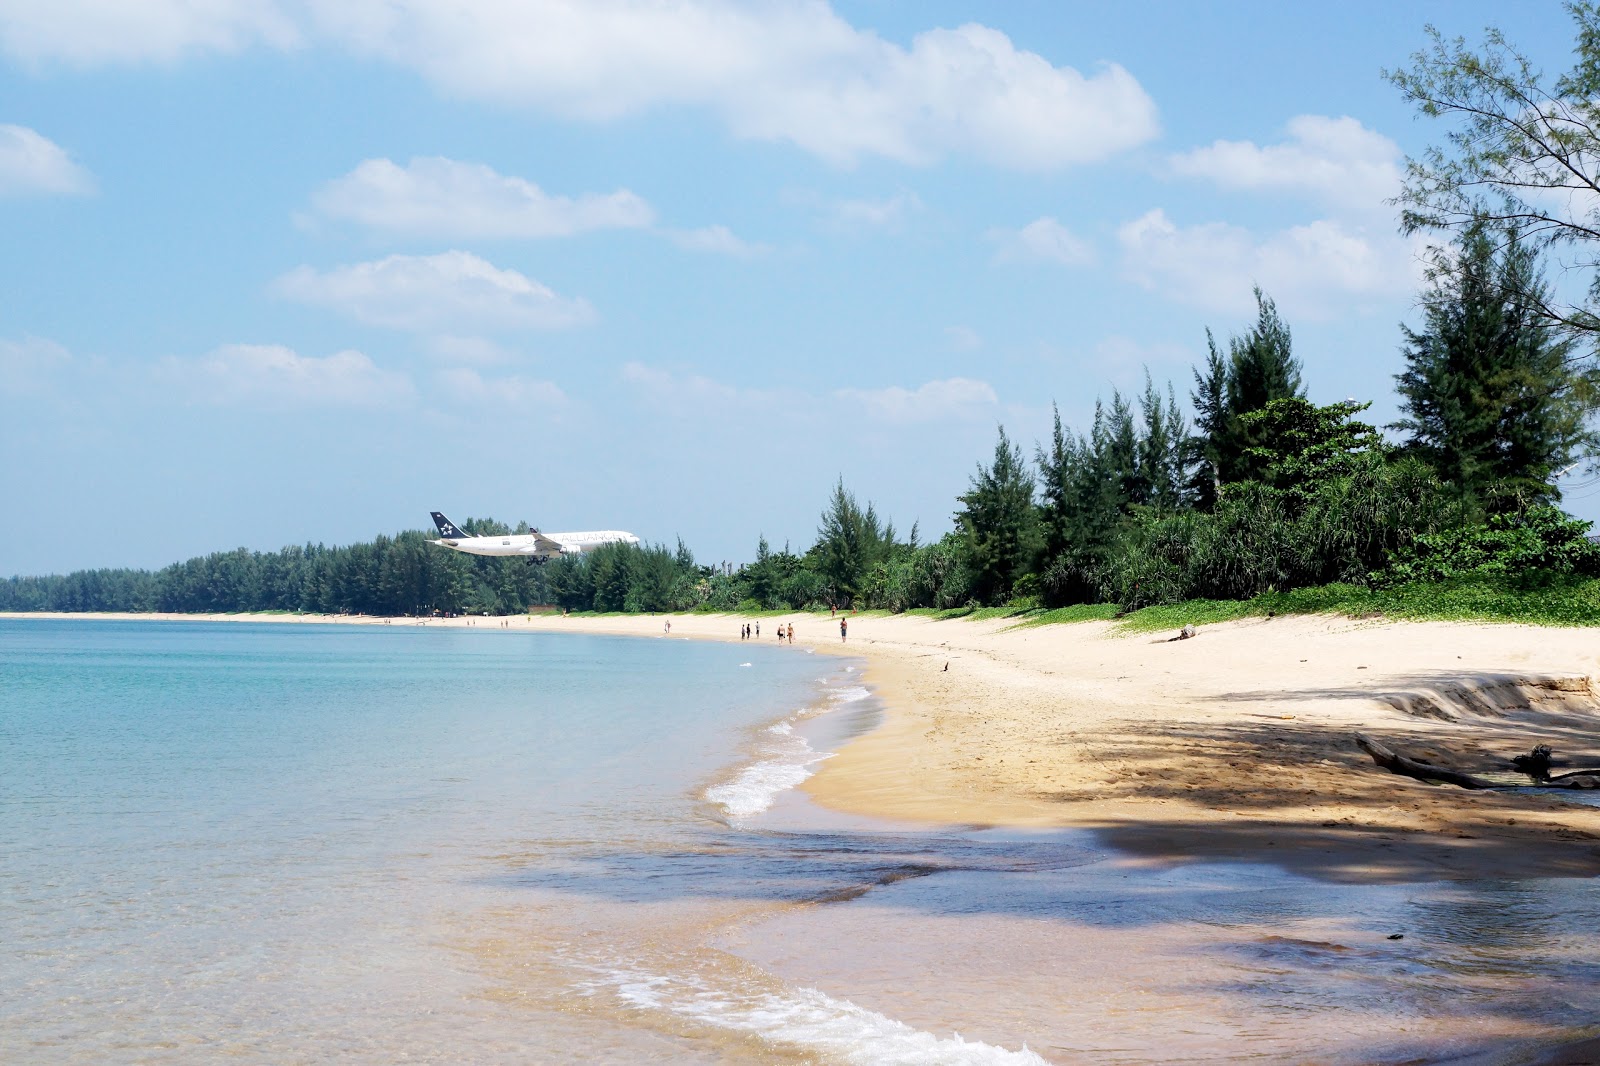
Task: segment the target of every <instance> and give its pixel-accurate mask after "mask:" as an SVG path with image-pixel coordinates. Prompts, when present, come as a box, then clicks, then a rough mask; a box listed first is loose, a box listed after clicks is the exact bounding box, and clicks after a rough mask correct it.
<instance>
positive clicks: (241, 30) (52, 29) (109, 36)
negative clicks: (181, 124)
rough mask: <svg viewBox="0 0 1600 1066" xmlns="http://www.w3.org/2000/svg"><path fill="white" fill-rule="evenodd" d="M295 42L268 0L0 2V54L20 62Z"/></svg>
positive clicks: (167, 57)
mask: <svg viewBox="0 0 1600 1066" xmlns="http://www.w3.org/2000/svg"><path fill="white" fill-rule="evenodd" d="M299 38H300V34H299V31H298V30H297V29H296V27H295V25H294V22H293V20H292V19H291V18H290V17H289V16H288V15H287V14H286V13H285V10H284V6H283V5H281V4H279V3H275V2H273V0H131V2H130V0H48V2H40V0H0V48H3V49H4V50H5V51H6V52H8V53H9V54H11V55H12V56H15V57H16V58H18V59H21V60H23V61H24V62H29V63H40V62H45V61H52V60H53V61H60V62H65V63H69V64H72V65H74V66H97V65H101V64H108V63H138V62H166V61H171V60H174V59H177V58H179V57H180V56H183V55H185V54H187V53H198V52H236V51H238V50H240V49H242V48H245V47H247V46H249V45H252V44H256V43H258V42H259V43H262V44H267V45H272V46H275V47H289V46H291V45H293V44H295V43H296V42H297V41H298V40H299Z"/></svg>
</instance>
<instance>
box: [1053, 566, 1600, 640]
mask: <svg viewBox="0 0 1600 1066" xmlns="http://www.w3.org/2000/svg"><path fill="white" fill-rule="evenodd" d="M1102 609H1103V608H1102ZM1093 610H1096V608H1071V607H1069V608H1064V609H1063V610H1062V611H1051V612H1041V613H1039V614H1037V615H1034V616H1031V617H1028V618H1026V619H1023V620H1022V624H1024V625H1041V624H1048V623H1051V622H1057V621H1063V622H1065V621H1082V620H1084V618H1088V617H1107V616H1106V615H1104V614H1102V615H1093V614H1085V615H1082V616H1079V617H1059V618H1058V617H1054V616H1056V615H1061V614H1063V613H1065V612H1072V611H1093ZM1280 614H1282V615H1288V614H1342V615H1347V616H1349V617H1353V618H1363V617H1374V616H1381V617H1385V618H1403V619H1411V620H1416V621H1446V622H1521V623H1524V624H1529V625H1544V626H1600V580H1595V579H1593V578H1575V577H1565V576H1555V575H1548V576H1543V577H1533V578H1512V577H1505V576H1472V577H1461V578H1456V579H1454V580H1452V581H1442V582H1428V583H1419V584H1412V585H1401V586H1398V587H1396V588H1392V589H1373V588H1366V587H1363V586H1359V585H1321V586H1317V587H1314V588H1303V589H1294V590H1293V591H1290V592H1269V593H1265V594H1263V595H1260V596H1257V597H1255V598H1254V599H1250V600H1188V601H1186V602H1184V603H1171V604H1159V605H1157V606H1154V607H1146V608H1143V609H1142V610H1138V611H1133V612H1131V613H1129V614H1126V615H1124V616H1122V618H1121V619H1120V625H1119V627H1118V628H1119V629H1122V630H1124V631H1127V632H1133V633H1148V632H1154V631H1157V630H1163V629H1180V628H1182V627H1183V626H1185V625H1196V626H1201V625H1215V624H1216V623H1218V622H1231V621H1233V620H1235V619H1239V618H1262V617H1267V616H1271V615H1280Z"/></svg>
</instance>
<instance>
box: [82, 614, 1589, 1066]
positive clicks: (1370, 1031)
mask: <svg viewBox="0 0 1600 1066" xmlns="http://www.w3.org/2000/svg"><path fill="white" fill-rule="evenodd" d="M78 617H82V616H78ZM142 617H148V616H142ZM228 617H238V616H228ZM260 620H270V619H260ZM301 621H307V622H311V621H315V620H309V619H301ZM328 621H334V622H359V621H372V620H370V619H367V620H363V619H351V618H343V619H328ZM666 621H669V619H664V618H662V617H660V616H655V617H650V616H645V617H613V618H562V617H560V616H535V617H534V618H533V619H531V620H529V619H527V618H525V617H516V618H513V619H509V620H506V623H507V624H506V626H505V628H510V629H513V630H529V629H533V630H541V631H584V632H605V633H618V634H629V635H635V636H641V637H658V638H659V637H664V636H665V635H666V634H665V631H664V623H665V622H666ZM743 621H744V620H743V619H738V618H731V617H727V616H706V615H695V616H675V617H673V618H671V619H670V622H671V626H672V631H671V636H672V637H673V638H689V639H718V640H730V639H731V640H737V639H738V630H739V627H740V626H741V625H742V624H743ZM790 621H792V622H793V623H794V625H795V627H796V634H797V645H798V646H797V647H796V649H795V650H796V652H797V653H803V652H804V651H805V650H808V649H809V650H811V651H821V652H834V651H841V650H842V651H845V652H847V653H849V654H852V655H857V656H861V657H863V658H864V659H865V661H866V663H867V681H868V682H869V683H870V684H871V685H872V686H873V687H874V688H875V689H876V690H877V691H878V692H879V693H880V694H881V695H882V697H883V699H884V701H885V703H886V706H887V713H886V717H885V720H884V721H883V723H882V725H880V726H879V727H878V728H877V729H875V730H873V731H871V732H869V733H867V734H866V735H865V736H862V737H859V738H857V739H854V740H852V741H850V742H849V743H848V744H846V745H845V746H844V747H843V749H842V750H841V751H840V753H839V754H838V755H837V756H836V757H834V758H832V759H829V760H827V761H826V762H825V763H824V764H823V765H822V767H821V769H820V771H819V772H818V773H817V774H816V776H815V777H813V778H811V779H810V780H809V781H808V782H807V783H806V784H805V786H804V788H805V790H806V792H807V793H808V794H809V796H810V797H811V798H812V799H813V800H814V801H815V802H816V803H818V804H820V805H821V806H822V807H824V808H826V809H828V810H832V811H836V812H840V816H841V817H848V816H850V815H863V816H870V817H872V818H874V819H892V820H898V821H900V822H902V823H907V824H915V825H923V826H928V825H932V826H941V825H942V826H960V827H1004V828H1007V829H1012V830H1026V831H1034V832H1053V833H1061V832H1065V833H1068V834H1071V837H1072V839H1073V840H1074V841H1076V842H1078V843H1081V844H1082V845H1083V846H1084V847H1086V848H1090V849H1095V850H1098V851H1100V852H1101V853H1102V854H1103V855H1104V856H1105V859H1104V861H1102V862H1100V863H1098V864H1095V865H1093V866H1090V867H1086V868H1085V870H1088V871H1092V872H1085V870H1078V869H1073V870H1071V871H1055V872H1051V873H1032V874H1029V873H1018V874H1014V875H1008V877H1007V878H1003V879H1001V881H1000V882H994V881H990V882H985V883H984V884H983V885H977V884H970V883H969V884H966V885H965V887H964V888H963V886H962V884H961V882H960V878H961V877H970V876H976V875H965V874H962V875H946V876H943V877H939V878H927V879H915V880H912V881H908V882H906V883H904V884H892V885H887V886H884V887H882V888H879V889H875V890H873V891H872V892H871V893H869V894H868V896H867V897H865V898H864V899H863V900H851V901H841V903H840V905H838V906H829V907H826V908H812V909H809V910H802V911H800V912H797V913H795V914H792V915H788V916H786V917H784V918H783V919H781V920H779V921H777V922H774V923H768V924H767V925H765V926H757V927H754V928H750V929H744V930H742V931H740V932H739V933H738V934H737V935H735V936H732V937H731V939H730V942H729V946H730V948H732V949H733V950H734V951H735V952H736V953H737V954H739V955H741V956H742V957H745V958H748V959H750V960H751V961H753V962H756V963H758V964H759V965H762V966H764V967H766V968H768V969H769V970H771V971H772V972H774V973H776V974H778V975H780V976H782V977H784V978H785V979H787V980H791V981H797V982H802V983H813V984H815V985H816V986H817V987H819V988H822V989H824V990H825V991H827V992H829V994H831V995H835V996H844V997H858V998H859V1001H860V1002H862V1003H863V1005H866V1006H870V1007H871V1008H873V1009H880V1010H883V1011H884V1012H885V1013H887V1014H888V1015H890V1016H892V1017H896V1018H901V1019H904V1020H906V1021H908V1022H910V1023H912V1024H917V1025H922V1026H924V1027H927V1028H930V1029H933V1030H935V1031H939V1030H940V1029H941V1027H944V1028H945V1029H948V1028H957V1029H959V1030H960V1031H962V1032H963V1033H964V1034H966V1035H969V1036H972V1037H974V1038H980V1039H992V1040H993V1041H994V1042H996V1043H999V1044H1003V1045H1006V1046H1013V1047H1014V1046H1017V1045H1018V1042H1019V1041H1018V1039H1017V1038H1018V1037H1019V1035H1020V1036H1021V1037H1022V1038H1025V1039H1026V1038H1028V1034H1030V1033H1031V1034H1034V1035H1033V1037H1032V1039H1033V1040H1034V1041H1035V1042H1034V1043H1032V1044H1031V1046H1032V1047H1033V1048H1034V1050H1036V1051H1039V1052H1041V1053H1042V1054H1044V1055H1045V1056H1046V1057H1047V1058H1050V1059H1052V1060H1054V1061H1063V1062H1080V1061H1082V1062H1100V1061H1121V1062H1150V1061H1162V1060H1163V1058H1164V1057H1170V1056H1171V1055H1173V1054H1177V1053H1187V1055H1186V1057H1192V1058H1195V1059H1208V1060H1214V1061H1229V1060H1232V1059H1234V1058H1239V1059H1244V1058H1256V1059H1260V1058H1262V1057H1263V1056H1264V1057H1265V1058H1266V1059H1267V1060H1269V1061H1326V1062H1345V1061H1350V1062H1367V1061H1462V1062H1484V1063H1489V1062H1494V1063H1519V1062H1552V1063H1555V1062H1583V1061H1589V1059H1587V1058H1585V1057H1584V1056H1587V1055H1591V1054H1592V1051H1593V1048H1592V1046H1588V1047H1587V1049H1586V1046H1585V1045H1573V1046H1571V1047H1568V1048H1565V1049H1563V1050H1552V1051H1548V1052H1545V1053H1544V1054H1545V1055H1546V1057H1545V1058H1542V1059H1541V1058H1539V1057H1538V1055H1539V1054H1541V1052H1539V1050H1538V1049H1539V1048H1540V1047H1541V1046H1543V1047H1546V1048H1549V1047H1552V1046H1553V1045H1556V1044H1559V1043H1561V1042H1562V1041H1569V1040H1574V1039H1577V1038H1580V1037H1593V1036H1596V1035H1600V1034H1597V1033H1595V1032H1594V1031H1592V1030H1585V1029H1583V1028H1582V1027H1581V1024H1580V1023H1581V1021H1582V1020H1585V1019H1587V1020H1590V1021H1592V1020H1593V1019H1596V1018H1600V997H1597V987H1600V973H1597V972H1596V970H1595V968H1594V966H1592V965H1591V964H1590V962H1589V960H1592V959H1593V958H1595V957H1596V951H1595V948H1596V946H1597V945H1596V941H1595V937H1594V936H1593V935H1592V934H1590V933H1588V932H1587V930H1592V929H1594V928H1595V927H1596V925H1597V924H1600V922H1597V919H1600V906H1597V897H1596V894H1595V888H1594V883H1593V882H1591V881H1590V880H1589V879H1591V878H1593V876H1594V874H1595V873H1596V872H1600V810H1597V809H1595V808H1593V807H1586V806H1581V805H1576V804H1573V803H1569V802H1563V801H1562V800H1561V799H1558V798H1553V797H1548V796H1542V795H1541V796H1529V795H1510V794H1502V793H1492V794H1485V793H1470V792H1466V791H1463V790H1460V789H1456V788H1451V787H1441V786H1434V785H1428V784H1424V783H1422V782H1419V781H1415V780H1411V779H1409V778H1402V777H1396V776H1393V775H1390V774H1387V773H1385V772H1383V771H1381V770H1379V769H1377V768H1376V767H1374V766H1373V765H1372V763H1371V761H1370V760H1369V759H1368V758H1367V757H1366V756H1365V755H1364V754H1362V753H1361V752H1360V751H1359V750H1358V749H1357V748H1356V747H1355V745H1354V742H1353V736H1354V734H1355V733H1356V732H1358V731H1360V732H1365V733H1368V734H1370V735H1372V736H1374V737H1377V738H1379V739H1381V740H1383V741H1384V742H1386V743H1388V744H1389V745H1390V746H1392V747H1395V748H1398V749H1400V750H1403V751H1405V752H1406V753H1408V754H1411V755H1413V756H1415V757H1419V758H1423V759H1426V760H1429V761H1435V762H1439V763H1446V764H1449V765H1452V766H1455V767H1457V768H1460V769H1464V770H1468V771H1471V772H1489V771H1495V770H1498V769H1501V768H1503V767H1504V759H1505V757H1506V756H1509V755H1511V754H1514V753H1520V752H1525V751H1527V750H1528V749H1529V748H1530V747H1532V746H1533V744H1535V743H1547V744H1550V745H1551V746H1552V747H1553V748H1554V749H1555V750H1556V754H1557V756H1558V758H1562V759H1565V760H1567V761H1568V762H1569V763H1570V764H1572V765H1600V733H1597V731H1596V728H1595V726H1596V724H1597V718H1596V709H1597V707H1600V700H1597V697H1596V693H1595V690H1594V687H1593V682H1592V681H1591V675H1593V674H1595V673H1597V672H1600V671H1597V669H1596V668H1597V666H1600V632H1596V631H1594V630H1562V629H1547V628H1536V627H1523V626H1504V625H1469V624H1446V623H1388V622H1384V621H1381V620H1366V621H1354V620H1349V619H1339V618H1328V617H1310V618H1308V617H1292V618H1276V619H1262V620H1250V621H1243V622H1237V623H1229V624H1225V625H1218V626H1208V627H1203V628H1202V629H1201V631H1200V632H1199V634H1198V635H1197V636H1196V637H1195V638H1194V639H1192V640H1185V641H1181V642H1167V641H1166V640H1165V637H1167V636H1170V635H1171V634H1155V635H1146V634H1140V635H1126V634H1121V633H1119V632H1118V631H1117V630H1116V629H1115V628H1114V627H1113V626H1111V625H1109V624H1106V623H1083V624H1078V625H1071V626H1054V627H1040V628H1029V629H1019V628H1011V627H1008V625H1007V624H1006V623H1004V622H966V621H949V622H934V621H930V620H926V619H921V618H906V617H893V618H879V617H853V618H851V620H850V622H851V625H850V639H849V641H848V643H841V642H840V640H839V635H838V627H837V622H836V621H835V620H830V619H828V618H825V617H820V618H819V617H818V616H815V615H808V614H797V615H793V616H788V617H784V618H763V619H761V625H762V630H763V633H764V637H763V639H764V640H765V641H766V642H767V643H768V644H773V643H776V642H775V640H774V638H773V634H774V633H775V631H776V628H777V626H778V625H780V624H786V623H788V622H790ZM392 624H410V623H408V622H405V621H403V620H395V621H394V623H392ZM428 624H430V625H439V624H452V625H465V624H468V623H467V622H465V621H464V620H453V621H452V622H449V623H440V622H429V623H428ZM473 624H475V625H476V626H478V627H488V628H491V629H493V628H496V627H499V626H500V622H499V621H497V620H490V619H478V620H475V622H474V623H473ZM1508 780H1509V779H1508ZM1230 871H1231V872H1230ZM1570 879H1580V880H1570ZM1452 885H1454V886H1459V887H1458V888H1452ZM941 893H943V895H942V896H941V895H940V894H941ZM980 898H982V899H989V900H994V901H999V900H1009V901H1010V902H1009V903H1006V904H1005V905H1000V904H999V903H994V904H992V905H987V906H980V905H977V904H974V903H973V900H974V899H980ZM1130 899H1132V900H1135V901H1136V904H1137V905H1136V906H1135V910H1136V911H1137V913H1136V914H1134V915H1133V916H1132V917H1129V916H1128V915H1127V914H1124V915H1123V918H1118V919H1116V920H1112V919H1110V918H1104V920H1097V919H1096V918H1095V916H1096V915H1101V916H1104V915H1106V914H1109V913H1112V912H1118V913H1121V912H1122V911H1125V910H1126V908H1127V907H1128V906H1130V903H1129V900H1130ZM868 900H870V902H867V901H868ZM963 900H964V901H965V902H963ZM1140 908H1143V909H1142V910H1141V909H1140ZM808 923H810V924H809V925H808ZM1396 926H1398V927H1400V928H1398V929H1397V930H1396V931H1400V932H1401V935H1402V936H1403V937H1405V938H1406V939H1402V940H1400V941H1390V940H1389V939H1388V937H1389V936H1390V935H1391V934H1390V932H1389V930H1390V929H1391V927H1396ZM818 944H821V945H828V947H827V948H826V950H821V949H818V948H816V947H815V946H814V945H818ZM784 945H791V946H792V945H812V946H811V947H806V948H805V949H804V950H802V949H799V948H792V947H785V946H784ZM1433 986H1439V987H1441V988H1442V989H1443V990H1444V991H1443V992H1441V994H1440V995H1439V996H1432V995H1431V994H1429V993H1427V992H1426V991H1425V989H1427V988H1430V987H1433ZM1296 1003H1299V1004H1301V1008H1300V1009H1302V1010H1304V1011H1307V1012H1308V1013H1305V1014H1302V1015H1299V1016H1296V1015H1295V1009H1296V1008H1295V1004H1296ZM1295 1034H1298V1035H1295ZM1041 1038H1044V1039H1045V1045H1044V1046H1041V1045H1040V1043H1039V1042H1038V1041H1039V1040H1040V1039H1041ZM1563 1055H1565V1056H1566V1057H1564V1058H1563V1057H1561V1056H1563ZM1552 1056H1553V1057H1552Z"/></svg>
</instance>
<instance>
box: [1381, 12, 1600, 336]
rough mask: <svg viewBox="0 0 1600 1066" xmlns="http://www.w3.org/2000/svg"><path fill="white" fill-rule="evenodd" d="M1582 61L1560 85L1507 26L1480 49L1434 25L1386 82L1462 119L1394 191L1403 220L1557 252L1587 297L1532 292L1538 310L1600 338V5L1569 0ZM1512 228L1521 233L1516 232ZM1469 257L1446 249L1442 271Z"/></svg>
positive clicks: (1421, 106) (1427, 108) (1430, 113)
mask: <svg viewBox="0 0 1600 1066" xmlns="http://www.w3.org/2000/svg"><path fill="white" fill-rule="evenodd" d="M1567 11H1568V12H1569V13H1570V14H1571V15H1572V18H1573V21H1574V22H1575V23H1576V25H1577V42H1576V53H1577V62H1576V63H1575V65H1574V66H1573V68H1572V69H1571V70H1570V71H1568V72H1567V73H1565V74H1563V75H1561V76H1560V77H1559V78H1557V79H1556V80H1555V81H1554V82H1547V81H1546V79H1545V77H1544V75H1543V74H1542V73H1541V72H1540V71H1538V70H1537V69H1535V68H1534V66H1533V64H1532V63H1531V62H1530V61H1529V60H1528V58H1527V57H1526V56H1524V55H1522V54H1521V53H1520V52H1518V51H1517V50H1516V49H1515V48H1513V47H1512V46H1511V45H1510V44H1509V43H1508V42H1507V41H1506V39H1505V37H1504V35H1503V34H1501V33H1500V31H1499V30H1495V29H1490V30H1488V31H1487V32H1486V35H1485V37H1484V41H1483V44H1482V46H1481V47H1480V48H1478V49H1472V48H1469V47H1468V45H1467V43H1466V41H1465V40H1464V39H1463V38H1460V37H1457V38H1454V39H1447V38H1445V37H1444V36H1443V35H1441V34H1440V33H1439V31H1438V30H1436V29H1434V28H1433V27H1432V26H1429V27H1428V29H1427V33H1428V38H1429V45H1428V47H1427V48H1425V49H1424V50H1422V51H1419V52H1417V53H1415V54H1414V55H1413V56H1412V57H1411V68H1410V69H1409V70H1399V71H1386V72H1385V74H1386V76H1387V77H1388V78H1389V80H1390V81H1391V82H1392V83H1393V84H1394V85H1395V86H1396V87H1397V88H1399V90H1400V91H1401V93H1403V94H1404V95H1405V98H1406V99H1407V100H1408V101H1409V102H1411V103H1412V104H1414V105H1415V106H1416V108H1417V110H1418V111H1419V112H1420V113H1421V114H1423V115H1425V116H1427V117H1429V118H1442V119H1446V120H1450V121H1453V122H1455V123H1456V125H1455V127H1454V128H1452V129H1451V130H1450V131H1449V132H1447V133H1446V134H1445V144H1444V145H1443V146H1438V145H1435V146H1433V147H1430V148H1429V149H1428V150H1427V151H1426V152H1424V153H1423V155H1422V157H1421V158H1420V159H1410V160H1408V161H1407V163H1406V179H1405V185H1404V187H1403V189H1402V191H1401V193H1400V195H1399V196H1398V197H1397V198H1396V201H1395V202H1396V203H1397V204H1398V205H1399V206H1400V209H1401V213H1400V222H1401V227H1402V228H1403V229H1404V230H1405V232H1407V233H1416V232H1419V231H1423V230H1445V231H1463V230H1468V229H1473V228H1476V227H1480V226H1482V225H1484V224H1485V223H1487V224H1488V225H1489V226H1490V228H1491V229H1495V230H1500V231H1501V232H1503V233H1504V234H1506V235H1507V237H1508V238H1509V239H1512V240H1515V241H1517V242H1518V243H1521V244H1525V245H1527V246H1529V247H1531V248H1532V249H1533V250H1534V251H1535V252H1543V251H1546V250H1551V249H1556V250H1559V251H1560V252H1562V253H1564V254H1565V257H1566V258H1565V260H1564V263H1563V265H1564V266H1565V267H1567V268H1570V269H1575V270H1578V271H1580V272H1582V273H1583V274H1584V275H1586V280H1587V282H1588V291H1587V296H1586V297H1585V298H1583V299H1582V300H1580V301H1576V302H1574V301H1563V300H1557V299H1553V298H1551V297H1550V295H1549V294H1548V293H1543V292H1541V293H1539V294H1537V295H1536V294H1535V293H1534V292H1532V291H1529V292H1526V293H1523V294H1522V295H1523V296H1524V297H1525V298H1526V299H1527V301H1528V305H1529V307H1530V309H1531V310H1532V311H1533V313H1535V314H1537V315H1539V316H1541V317H1543V318H1545V319H1546V320H1548V321H1550V322H1552V323H1555V324H1557V325H1559V326H1561V327H1562V328H1564V329H1566V330H1568V331H1570V332H1572V333H1573V334H1575V335H1580V336H1583V337H1586V338H1588V339H1590V340H1595V339H1600V314H1597V307H1600V271H1597V270H1596V267H1597V266H1600V7H1597V5H1596V4H1595V3H1592V2H1589V0H1584V2H1581V3H1569V4H1568V5H1567ZM1513 235H1514V236H1513ZM1460 263H1461V261H1460V259H1459V258H1458V257H1453V256H1452V255H1451V254H1450V253H1449V252H1448V251H1446V250H1444V249H1439V250H1438V252H1437V255H1436V256H1435V260H1434V264H1433V266H1434V270H1435V271H1437V272H1439V273H1441V274H1446V275H1447V274H1448V273H1449V272H1450V271H1451V270H1452V269H1454V268H1456V267H1457V266H1459V265H1460Z"/></svg>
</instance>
